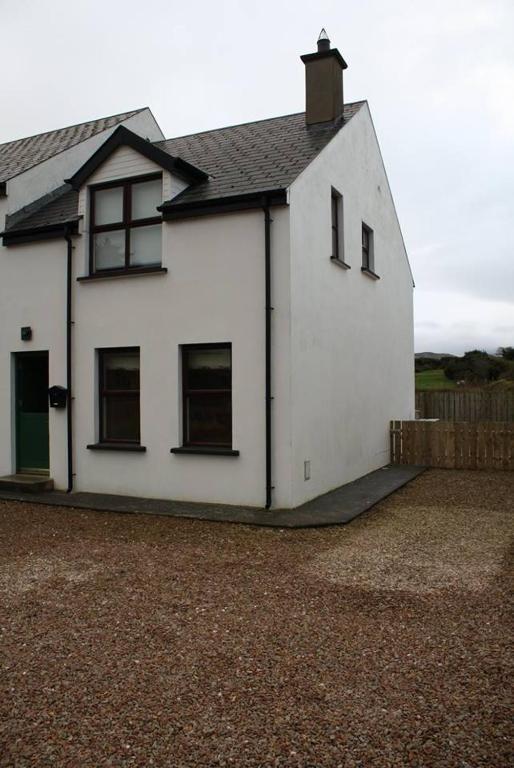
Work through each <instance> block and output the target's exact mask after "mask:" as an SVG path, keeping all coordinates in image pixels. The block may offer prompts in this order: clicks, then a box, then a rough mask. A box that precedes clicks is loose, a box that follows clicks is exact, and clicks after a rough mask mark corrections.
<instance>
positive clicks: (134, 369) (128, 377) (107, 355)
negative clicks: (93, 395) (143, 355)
mask: <svg viewBox="0 0 514 768" xmlns="http://www.w3.org/2000/svg"><path fill="white" fill-rule="evenodd" d="M102 359H103V370H104V381H103V386H104V389H108V390H110V389H118V390H119V389H122V390H139V353H138V352H132V353H131V352H126V353H125V352H103V353H102Z"/></svg>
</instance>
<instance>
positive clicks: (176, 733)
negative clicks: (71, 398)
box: [0, 470, 514, 768]
mask: <svg viewBox="0 0 514 768" xmlns="http://www.w3.org/2000/svg"><path fill="white" fill-rule="evenodd" d="M513 500H514V474H513V473H502V472H494V473H487V472H460V471H450V470H432V471H429V472H426V473H425V474H423V475H421V476H420V477H419V478H417V479H416V480H415V481H413V482H412V483H410V484H409V485H408V486H406V487H405V488H403V489H402V490H401V491H399V492H397V493H396V494H394V495H393V496H391V497H390V498H388V499H387V500H385V501H384V502H382V503H381V504H380V505H378V506H376V507H375V508H374V509H372V510H370V511H369V512H368V513H366V514H365V515H363V516H362V517H360V518H358V519H357V520H355V521H353V522H352V523H351V524H350V525H348V526H335V527H333V528H324V529H311V530H297V531H283V530H274V529H264V528H262V529H261V528H252V527H248V526H242V525H229V524H216V523H206V522H200V521H188V520H179V519H173V518H163V517H152V516H145V515H117V514H111V513H97V512H87V511H79V510H70V509H64V508H56V507H44V506H40V505H31V504H30V503H29V502H27V503H16V502H0V654H1V658H0V766H2V768H4V767H6V766H12V767H13V768H14V767H16V768H25V767H26V766H38V768H39V767H40V766H59V767H61V766H63V767H64V766H66V767H67V766H70V768H71V767H73V768H82V767H83V766H88V767H89V766H91V768H103V767H104V766H141V767H143V766H144V768H147V766H179V767H180V768H182V766H184V768H189V766H191V768H192V767H193V766H194V767H195V768H196V767H197V766H205V767H207V766H209V767H210V766H213V767H214V766H255V767H257V766H288V767H289V766H292V767H293V766H295V767H296V766H298V767H299V768H309V767H310V766H312V767H314V766H316V768H321V767H323V768H325V767H326V768H333V767H334V768H335V767H336V766H344V768H357V767H359V768H369V767H373V768H374V767H375V766H376V767H377V768H389V767H391V768H392V767H393V766H420V767H421V766H423V768H425V767H426V768H428V767H430V768H432V767H434V768H454V767H455V768H467V767H468V766H469V767H471V766H472V768H478V767H479V766H484V767H485V766H487V768H492V767H493V766H494V768H502V766H508V765H509V764H512V760H513V753H512V747H511V744H512V730H511V728H510V712H511V705H512V698H511V679H512V654H511V651H510V645H509V644H511V623H510V622H511V616H510V614H509V599H510V596H511V594H512V592H511V590H512V570H510V569H509V566H510V561H509V559H508V558H509V554H508V543H509V535H511V534H512V530H513V524H512V513H513V511H514V506H513V504H514V502H513Z"/></svg>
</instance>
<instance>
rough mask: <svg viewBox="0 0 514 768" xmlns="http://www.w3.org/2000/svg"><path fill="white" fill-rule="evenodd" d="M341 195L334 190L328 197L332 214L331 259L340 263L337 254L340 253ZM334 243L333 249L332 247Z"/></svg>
mask: <svg viewBox="0 0 514 768" xmlns="http://www.w3.org/2000/svg"><path fill="white" fill-rule="evenodd" d="M341 199H342V198H341V195H340V194H339V192H338V191H337V190H336V189H332V193H331V196H330V204H331V208H332V210H331V213H332V258H333V259H337V260H338V261H341V259H340V258H339V252H340V242H339V238H340V232H339V201H340V200H341ZM334 243H335V247H334Z"/></svg>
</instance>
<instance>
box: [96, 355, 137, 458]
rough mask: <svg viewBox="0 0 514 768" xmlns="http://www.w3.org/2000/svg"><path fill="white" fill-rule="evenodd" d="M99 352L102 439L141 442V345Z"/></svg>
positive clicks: (112, 441) (109, 441)
mask: <svg viewBox="0 0 514 768" xmlns="http://www.w3.org/2000/svg"><path fill="white" fill-rule="evenodd" d="M98 354H99V378H100V381H99V392H100V398H99V399H100V442H102V443H139V442H140V439H141V432H140V416H139V347H125V348H122V349H100V350H99V353H98Z"/></svg>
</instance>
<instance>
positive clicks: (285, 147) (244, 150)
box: [0, 101, 365, 232]
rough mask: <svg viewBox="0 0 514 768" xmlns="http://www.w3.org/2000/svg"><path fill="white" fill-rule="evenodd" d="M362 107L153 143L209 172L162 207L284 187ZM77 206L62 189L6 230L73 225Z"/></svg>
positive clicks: (66, 188) (73, 196) (349, 106)
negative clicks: (331, 117) (328, 116)
mask: <svg viewBox="0 0 514 768" xmlns="http://www.w3.org/2000/svg"><path fill="white" fill-rule="evenodd" d="M364 103H365V102H363V101H358V102H354V103H352V104H345V107H344V114H343V116H342V118H340V119H339V120H335V121H334V122H330V123H318V124H316V125H307V124H306V122H305V113H304V112H298V113H297V114H293V115H286V116H284V117H274V118H269V119H267V120H258V121H257V122H253V123H244V124H242V125H234V126H231V127H229V128H219V129H216V130H213V131H205V132H203V133H195V134H191V135H189V136H181V137H179V138H176V139H166V140H164V141H158V142H154V143H155V146H157V147H159V149H162V150H164V151H165V152H167V153H169V154H170V155H173V156H178V157H180V158H181V159H182V160H186V161H187V162H189V163H191V164H192V165H194V166H196V167H197V168H200V169H201V170H202V171H205V172H206V173H208V174H209V179H208V180H207V181H205V182H201V183H199V184H196V185H193V186H191V187H189V188H188V189H186V190H185V191H184V192H182V193H181V194H180V195H178V196H177V197H176V198H174V200H173V201H170V202H169V203H168V204H167V206H166V208H170V209H171V208H172V207H173V205H181V204H183V203H202V202H206V201H209V200H217V199H220V198H229V197H231V196H234V195H242V194H250V193H259V192H270V191H273V190H280V189H285V188H286V187H288V186H289V185H290V184H291V183H292V182H293V181H294V180H295V178H296V177H297V176H298V175H299V174H300V173H301V172H302V171H303V170H304V168H306V167H307V166H308V165H309V163H310V162H312V160H313V159H314V158H315V157H316V155H317V154H318V153H319V152H320V151H321V150H322V149H323V148H324V147H325V146H326V145H327V144H328V142H329V141H330V140H331V139H332V138H333V137H334V136H335V135H336V133H338V131H339V130H340V129H341V128H342V127H343V126H344V125H345V124H346V123H347V122H348V121H349V120H350V119H351V118H352V117H353V116H354V115H355V114H356V113H357V112H358V111H359V109H360V108H361V106H362V105H363V104H364ZM0 149H1V147H0ZM77 205H78V193H77V192H74V191H73V190H72V189H71V188H70V187H69V185H64V187H62V188H61V189H60V190H59V191H58V194H57V195H54V196H53V197H52V199H51V200H50V201H48V196H47V197H46V198H45V199H43V198H42V199H41V200H40V201H39V206H38V204H37V203H36V204H33V205H32V206H30V211H27V216H26V217H25V216H19V215H16V218H15V220H14V219H12V220H11V221H9V222H8V223H7V226H6V229H5V231H6V232H9V231H11V232H13V231H19V230H28V229H34V228H36V227H42V226H49V225H52V224H63V223H66V222H69V221H73V220H74V219H76V218H77ZM20 213H22V212H20Z"/></svg>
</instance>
